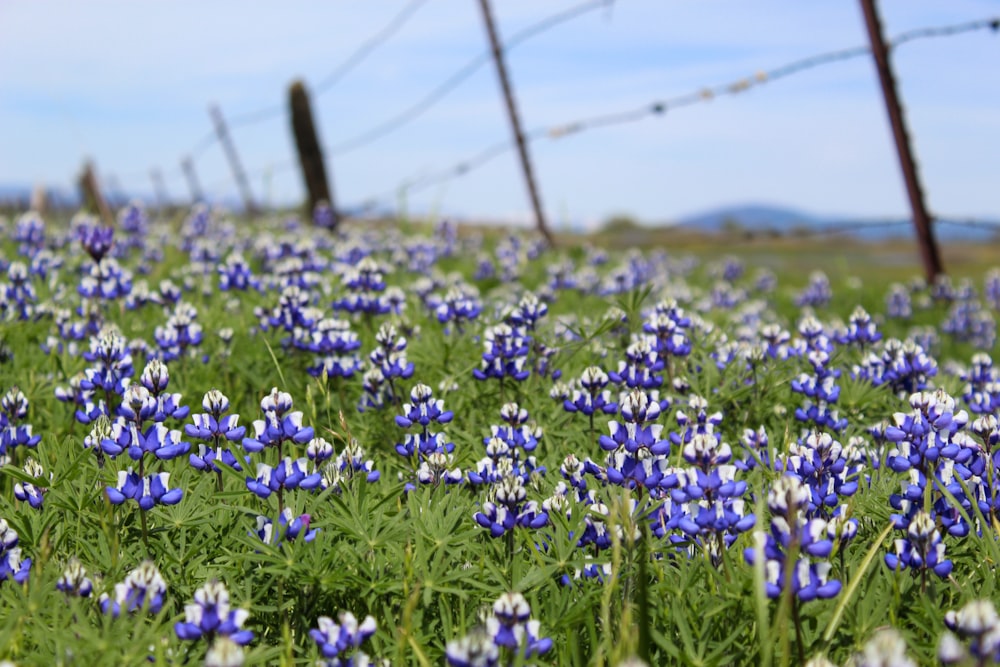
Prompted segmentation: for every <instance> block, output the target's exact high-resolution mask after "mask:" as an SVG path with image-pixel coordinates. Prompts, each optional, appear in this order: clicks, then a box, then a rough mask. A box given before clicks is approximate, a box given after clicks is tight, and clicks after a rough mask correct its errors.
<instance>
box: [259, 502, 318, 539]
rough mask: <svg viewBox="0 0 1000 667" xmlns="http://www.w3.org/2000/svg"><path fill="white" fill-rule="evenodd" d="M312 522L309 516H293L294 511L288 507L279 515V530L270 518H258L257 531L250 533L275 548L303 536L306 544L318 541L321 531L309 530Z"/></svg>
mask: <svg viewBox="0 0 1000 667" xmlns="http://www.w3.org/2000/svg"><path fill="white" fill-rule="evenodd" d="M311 521H312V517H311V516H309V515H308V514H302V515H300V516H292V510H291V508H289V507H286V508H285V509H283V510H282V511H281V513H280V514H279V515H278V529H277V530H275V528H274V521H273V520H272V519H271V518H270V517H266V516H258V517H257V530H256V531H254V532H252V533H250V535H251V536H256V537H257V538H259V539H260V541H261V542H263V543H264V544H270V545H272V546H274V547H280V546H281V543H282V542H284V541H285V540H292V541H294V540H295V539H297V538H298V537H299V535H302V534H303V531H304V532H305V534H304V535H303V538H302V539H304V540H305V541H306V542H312V541H313V540H314V539H316V533H317V532H318V530H319V529H317V528H313V529H312V530H309V523H310V522H311Z"/></svg>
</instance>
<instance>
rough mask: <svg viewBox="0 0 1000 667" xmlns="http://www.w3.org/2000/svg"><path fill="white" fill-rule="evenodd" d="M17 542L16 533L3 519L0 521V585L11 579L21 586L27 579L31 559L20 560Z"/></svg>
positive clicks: (19, 549) (19, 548)
mask: <svg viewBox="0 0 1000 667" xmlns="http://www.w3.org/2000/svg"><path fill="white" fill-rule="evenodd" d="M18 541H19V538H18V535H17V532H15V531H14V529H13V528H11V527H10V526H9V525H7V521H6V520H5V519H0V583H3V582H4V581H7V580H8V579H13V580H14V581H15V582H16V583H18V584H23V583H24V582H25V581H26V580H27V578H28V572H29V570H31V559H30V558H25V559H24V560H22V559H21V547H19V546H17V543H18Z"/></svg>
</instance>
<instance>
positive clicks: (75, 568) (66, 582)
mask: <svg viewBox="0 0 1000 667" xmlns="http://www.w3.org/2000/svg"><path fill="white" fill-rule="evenodd" d="M56 589H57V590H60V591H62V592H63V593H65V594H66V595H73V596H76V597H81V598H89V597H90V594H91V593H92V592H93V590H94V582H92V581H91V580H90V579H89V578H88V577H87V570H85V569H84V567H83V565H81V564H80V561H78V560H77V559H76V557H75V556H74V557H73V558H70V559H69V563H67V564H66V569H65V570H63V573H62V576H60V577H59V581H57V582H56Z"/></svg>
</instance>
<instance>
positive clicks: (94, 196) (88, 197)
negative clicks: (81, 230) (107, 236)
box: [80, 160, 115, 225]
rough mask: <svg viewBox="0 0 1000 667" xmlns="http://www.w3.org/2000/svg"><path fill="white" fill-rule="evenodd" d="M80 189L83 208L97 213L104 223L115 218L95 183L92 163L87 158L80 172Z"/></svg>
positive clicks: (112, 221) (108, 222) (95, 175)
mask: <svg viewBox="0 0 1000 667" xmlns="http://www.w3.org/2000/svg"><path fill="white" fill-rule="evenodd" d="M80 191H81V194H82V195H83V207H84V210H86V211H88V212H90V213H97V214H98V215H99V216H101V220H103V221H104V224H106V225H110V224H113V223H114V221H115V219H114V217H113V216H112V215H111V209H110V208H108V203H107V202H106V201H105V200H104V195H103V194H102V193H101V188H100V186H99V185H98V183H97V173H96V171H95V169H94V164H93V163H92V162H91V161H89V160H88V161H87V162H85V163H84V165H83V173H81V174H80Z"/></svg>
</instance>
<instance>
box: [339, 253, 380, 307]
mask: <svg viewBox="0 0 1000 667" xmlns="http://www.w3.org/2000/svg"><path fill="white" fill-rule="evenodd" d="M384 272H385V269H384V268H383V267H381V266H379V264H378V262H376V261H375V260H374V259H372V258H371V257H365V258H363V259H362V260H361V261H359V262H358V264H357V266H355V267H349V268H348V269H347V271H345V272H344V276H343V279H342V284H343V287H344V288H345V289H346V290H347V294H345V295H344V296H343V297H342V298H340V299H338V300H336V301H334V302H333V309H334V310H346V311H347V312H349V313H365V314H367V315H384V314H386V313H388V312H389V310H390V308H389V304H388V303H386V302H385V300H384V299H382V298H381V293H382V292H384V291H385V280H384V279H383V278H382V274H383V273H384Z"/></svg>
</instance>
